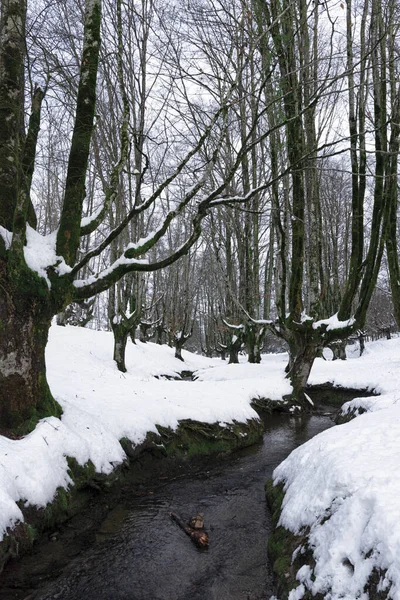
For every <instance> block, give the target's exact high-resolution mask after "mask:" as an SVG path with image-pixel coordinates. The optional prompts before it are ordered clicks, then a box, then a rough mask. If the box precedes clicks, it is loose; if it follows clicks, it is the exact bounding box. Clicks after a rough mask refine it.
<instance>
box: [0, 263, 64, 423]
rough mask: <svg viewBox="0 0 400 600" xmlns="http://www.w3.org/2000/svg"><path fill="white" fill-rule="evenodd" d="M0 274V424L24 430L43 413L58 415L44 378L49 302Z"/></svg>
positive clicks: (57, 408)
mask: <svg viewBox="0 0 400 600" xmlns="http://www.w3.org/2000/svg"><path fill="white" fill-rule="evenodd" d="M0 263H1V267H2V269H1V273H0V288H1V294H0V427H1V430H2V431H3V432H5V433H7V432H9V431H11V430H13V431H14V432H16V433H25V432H26V431H28V430H30V429H31V428H32V427H33V426H34V425H35V423H36V421H37V420H38V419H39V418H41V417H44V416H48V415H51V414H53V415H56V416H59V415H60V414H61V409H60V407H59V406H58V404H57V403H56V402H55V401H54V399H53V397H52V395H51V392H50V389H49V386H48V384H47V379H46V365H45V348H46V344H47V339H48V333H49V329H50V324H51V318H52V316H53V314H52V312H51V310H50V308H49V302H48V301H47V299H45V298H40V296H39V295H36V294H35V293H28V292H27V291H21V290H20V289H18V288H17V286H16V284H15V281H14V280H13V279H11V278H9V277H8V276H7V273H6V270H5V263H4V262H3V261H0Z"/></svg>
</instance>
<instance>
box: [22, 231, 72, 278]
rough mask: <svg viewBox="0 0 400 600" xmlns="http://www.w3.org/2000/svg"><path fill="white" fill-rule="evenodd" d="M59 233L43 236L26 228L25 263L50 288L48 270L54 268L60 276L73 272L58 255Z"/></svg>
mask: <svg viewBox="0 0 400 600" xmlns="http://www.w3.org/2000/svg"><path fill="white" fill-rule="evenodd" d="M56 241H57V231H53V232H52V233H50V234H49V235H46V236H43V235H41V234H40V233H38V232H37V231H35V229H33V228H32V227H31V226H30V225H27V226H26V245H25V246H24V256H25V262H26V264H27V265H28V267H29V268H30V269H32V271H35V272H36V273H37V274H38V275H39V277H43V278H44V279H45V280H46V282H47V285H48V286H49V288H50V279H49V278H48V276H47V271H46V269H47V268H48V267H50V266H54V268H55V270H56V272H57V273H58V274H59V275H63V274H65V273H68V272H69V271H70V270H71V267H69V266H68V265H67V264H66V263H65V261H64V260H63V259H62V258H61V257H59V256H57V255H56Z"/></svg>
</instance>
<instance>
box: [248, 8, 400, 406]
mask: <svg viewBox="0 0 400 600" xmlns="http://www.w3.org/2000/svg"><path fill="white" fill-rule="evenodd" d="M389 5H390V2H383V1H381V0H371V2H365V3H364V5H363V6H362V9H361V15H360V23H359V27H357V28H354V14H353V6H352V2H351V0H348V1H347V3H346V6H347V8H346V25H347V39H346V48H345V54H344V56H343V62H345V63H346V70H345V73H344V74H343V73H342V74H341V71H340V70H339V72H337V71H335V70H332V68H333V66H334V65H335V63H336V60H337V59H336V58H335V57H334V50H335V49H334V46H333V45H332V44H330V45H328V46H325V51H324V54H323V55H322V56H323V60H322V59H321V54H320V31H322V30H323V28H322V27H321V24H320V20H319V19H320V12H321V11H329V6H328V5H325V3H324V4H322V5H320V4H319V3H312V4H308V3H307V2H305V0H300V1H299V2H296V3H292V2H290V1H287V0H282V1H280V0H273V1H272V2H270V3H264V2H262V1H259V0H254V2H253V6H254V9H255V11H256V14H257V19H258V22H259V26H260V27H259V30H260V49H261V52H262V53H263V54H264V55H268V54H269V53H270V47H271V44H272V47H273V48H274V49H275V53H276V56H277V58H278V61H279V77H280V80H279V85H280V89H281V94H282V110H283V111H284V113H285V115H286V119H287V125H286V134H285V144H286V149H287V170H288V172H289V175H290V183H291V190H290V225H289V227H287V228H286V230H285V231H283V235H282V236H281V238H280V240H279V248H278V253H279V256H280V260H281V263H282V265H283V266H284V268H283V271H284V272H285V273H289V277H288V278H286V277H282V280H281V285H280V286H279V288H278V289H277V293H278V295H277V301H276V304H277V308H278V313H279V317H278V323H277V324H276V326H275V327H274V326H273V324H271V327H274V329H275V331H276V333H277V334H278V335H280V336H281V337H283V338H284V339H285V340H286V341H287V343H288V345H289V365H288V377H289V378H290V380H291V383H292V385H293V395H292V400H294V401H295V402H297V403H299V404H301V405H303V406H307V405H308V402H307V396H306V395H305V394H304V388H305V386H306V384H307V380H308V376H309V373H310V370H311V367H312V365H313V362H314V359H315V357H316V356H317V354H318V352H319V350H320V349H321V348H322V347H324V346H326V345H328V344H329V343H331V342H332V341H333V340H336V339H340V338H343V337H346V336H348V335H349V334H350V333H352V332H353V331H355V330H357V329H360V328H361V327H362V326H363V325H364V322H365V318H366V314H367V308H368V305H369V302H370V299H371V295H372V292H373V289H374V286H375V282H376V278H377V275H378V272H379V267H380V262H381V258H382V253H383V245H384V236H383V235H382V232H383V230H384V229H385V227H386V229H388V225H387V223H388V222H390V218H389V210H388V209H389V204H388V202H387V199H388V196H389V187H388V184H389V181H390V177H391V173H392V172H394V170H395V168H396V167H395V165H394V164H392V163H393V160H395V161H396V162H397V154H398V123H399V114H398V106H399V90H398V89H394V90H393V91H392V94H391V96H390V94H388V91H389V90H388V88H389V84H388V78H387V69H388V65H390V64H392V63H393V60H392V59H393V48H394V46H393V40H391V38H390V35H389V32H390V31H391V29H390V26H389V23H390V20H389V19H390V11H388V6H389ZM342 9H343V11H344V10H345V7H344V5H343V6H342ZM325 23H328V25H329V26H330V27H332V34H331V40H334V37H335V31H334V29H333V27H334V25H335V20H334V19H332V18H330V15H329V13H328V17H327V18H325ZM263 25H265V28H264V30H263ZM269 33H270V34H271V36H270V38H269V37H268V34H269ZM341 36H342V32H340V37H341ZM355 36H358V39H357V43H356V40H355V39H354V37H355ZM391 52H392V55H391ZM265 62H267V61H266V59H265ZM336 64H337V63H336ZM342 76H343V77H344V79H345V80H346V81H347V84H348V85H347V87H346V90H345V92H346V94H347V101H346V105H345V106H346V111H347V114H348V131H349V146H350V147H349V156H350V161H349V162H350V163H351V213H352V222H351V233H350V237H351V251H350V253H349V266H348V275H347V278H346V280H345V281H344V282H343V288H344V289H343V292H342V295H341V298H340V299H339V301H338V303H337V305H336V307H335V313H336V314H335V315H331V316H330V315H329V313H328V314H327V313H326V312H325V311H324V306H323V299H324V294H325V291H326V285H325V277H326V275H327V274H326V272H324V270H323V269H321V268H320V266H321V264H322V261H321V255H322V228H321V202H320V184H319V181H318V178H317V177H316V170H317V169H318V163H319V162H320V160H321V158H320V156H319V154H321V149H320V147H319V146H320V142H319V140H318V137H319V136H318V135H317V129H316V123H317V118H316V115H317V111H318V112H319V121H320V120H321V114H323V113H324V112H326V110H327V108H326V105H325V107H324V103H326V101H327V99H329V98H331V99H332V98H333V99H334V100H338V95H337V94H338V90H337V89H336V90H335V88H334V86H335V84H337V82H339V81H340V78H341V77H342ZM332 94H333V96H332ZM342 97H344V94H343V95H342ZM388 99H390V100H391V103H390V102H388ZM367 123H368V125H370V131H368V127H367ZM389 133H390V138H391V141H390V142H389V141H388V137H389ZM338 141H339V140H335V139H333V138H332V137H331V138H330V139H329V138H328V140H327V142H328V146H329V147H331V148H334V151H337V152H343V140H340V143H339V144H338ZM367 143H369V150H368V153H369V159H368V163H369V164H368V165H367ZM335 145H336V147H335ZM394 157H395V159H394ZM367 166H368V168H367ZM283 168H284V167H283ZM368 173H372V174H373V192H372V194H371V195H372V202H371V204H372V208H371V227H370V236H369V245H368V248H367V249H366V248H365V246H366V244H365V216H364V208H365V203H366V179H367V176H368ZM392 180H393V178H392ZM385 183H386V189H385ZM391 191H392V193H395V192H397V190H395V188H394V187H393V186H392V188H391ZM288 247H290V250H291V252H290V259H289V256H288V255H287V254H286V253H285V251H284V250H285V248H288ZM324 312H325V314H324ZM324 316H326V317H329V318H325V319H324V318H323V317H324Z"/></svg>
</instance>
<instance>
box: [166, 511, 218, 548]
mask: <svg viewBox="0 0 400 600" xmlns="http://www.w3.org/2000/svg"><path fill="white" fill-rule="evenodd" d="M170 516H171V519H172V520H173V521H175V523H177V524H178V525H179V527H180V528H181V529H183V531H184V532H185V533H186V535H188V536H189V537H190V539H191V540H192V542H193V543H194V544H196V546H198V547H199V548H207V547H208V543H209V540H208V534H207V533H206V532H205V531H204V529H203V526H204V521H203V517H202V515H196V516H195V517H192V519H191V520H190V524H187V523H184V521H182V519H181V518H180V516H179V515H177V514H176V513H171V515H170Z"/></svg>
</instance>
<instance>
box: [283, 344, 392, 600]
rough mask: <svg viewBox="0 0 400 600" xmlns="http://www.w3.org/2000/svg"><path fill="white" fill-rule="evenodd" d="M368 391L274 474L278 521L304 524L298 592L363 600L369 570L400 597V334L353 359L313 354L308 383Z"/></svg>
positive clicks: (296, 528)
mask: <svg viewBox="0 0 400 600" xmlns="http://www.w3.org/2000/svg"><path fill="white" fill-rule="evenodd" d="M325 381H330V382H331V383H333V384H334V385H341V386H348V387H352V388H355V389H357V388H359V389H361V388H366V387H368V388H369V389H371V390H372V389H375V390H376V391H379V392H380V394H381V396H377V397H371V398H367V399H356V400H353V401H352V402H349V403H346V405H345V407H344V412H346V411H347V410H350V409H354V408H359V407H362V408H363V409H364V410H367V411H368V412H367V413H364V414H362V415H360V416H359V417H357V418H356V419H354V420H353V421H351V422H349V423H346V424H344V425H340V426H337V427H334V428H332V429H330V430H328V431H325V432H323V433H321V434H320V435H318V436H316V437H315V438H313V439H312V440H310V441H309V442H307V443H306V444H304V445H303V446H301V447H299V448H297V449H296V450H295V451H294V452H292V454H291V455H290V456H289V457H288V458H287V459H286V460H285V461H284V462H283V463H281V464H280V465H279V466H278V468H277V469H275V472H274V481H275V482H276V483H278V482H283V484H284V487H285V498H284V502H283V510H282V514H281V518H280V524H281V525H283V526H284V527H286V528H287V529H289V530H290V531H292V532H293V533H295V534H299V533H300V532H304V531H308V530H309V544H310V546H311V548H312V549H313V553H314V558H315V560H316V564H315V567H314V569H313V570H312V571H311V570H310V569H308V570H307V569H305V568H304V567H302V569H300V570H299V572H298V573H297V579H298V581H299V586H298V587H297V589H296V590H295V591H293V592H292V594H291V595H290V596H289V599H290V600H295V599H296V600H300V599H301V598H303V596H304V594H305V592H306V591H307V590H310V591H311V593H312V594H316V593H320V594H322V595H323V596H324V597H325V598H328V599H329V600H339V599H341V600H354V599H356V598H359V599H364V600H367V599H368V595H367V594H366V593H365V592H364V586H365V585H366V583H367V582H368V579H369V577H370V575H371V573H372V572H373V570H376V571H379V570H381V571H382V572H385V575H386V577H385V578H383V577H382V579H381V583H380V586H381V588H382V589H385V588H387V592H386V593H387V597H388V598H392V599H393V600H399V599H400V525H399V518H398V516H399V513H400V477H399V476H398V466H399V464H400V403H399V400H400V339H398V338H397V339H393V340H386V341H379V342H374V343H371V344H369V345H367V347H366V353H365V355H363V356H362V357H361V358H359V359H353V360H348V361H346V362H343V361H335V362H329V363H327V362H324V361H323V360H322V359H318V360H317V361H316V364H315V366H314V368H313V371H312V374H311V378H310V382H311V383H314V384H317V383H323V382H325Z"/></svg>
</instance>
